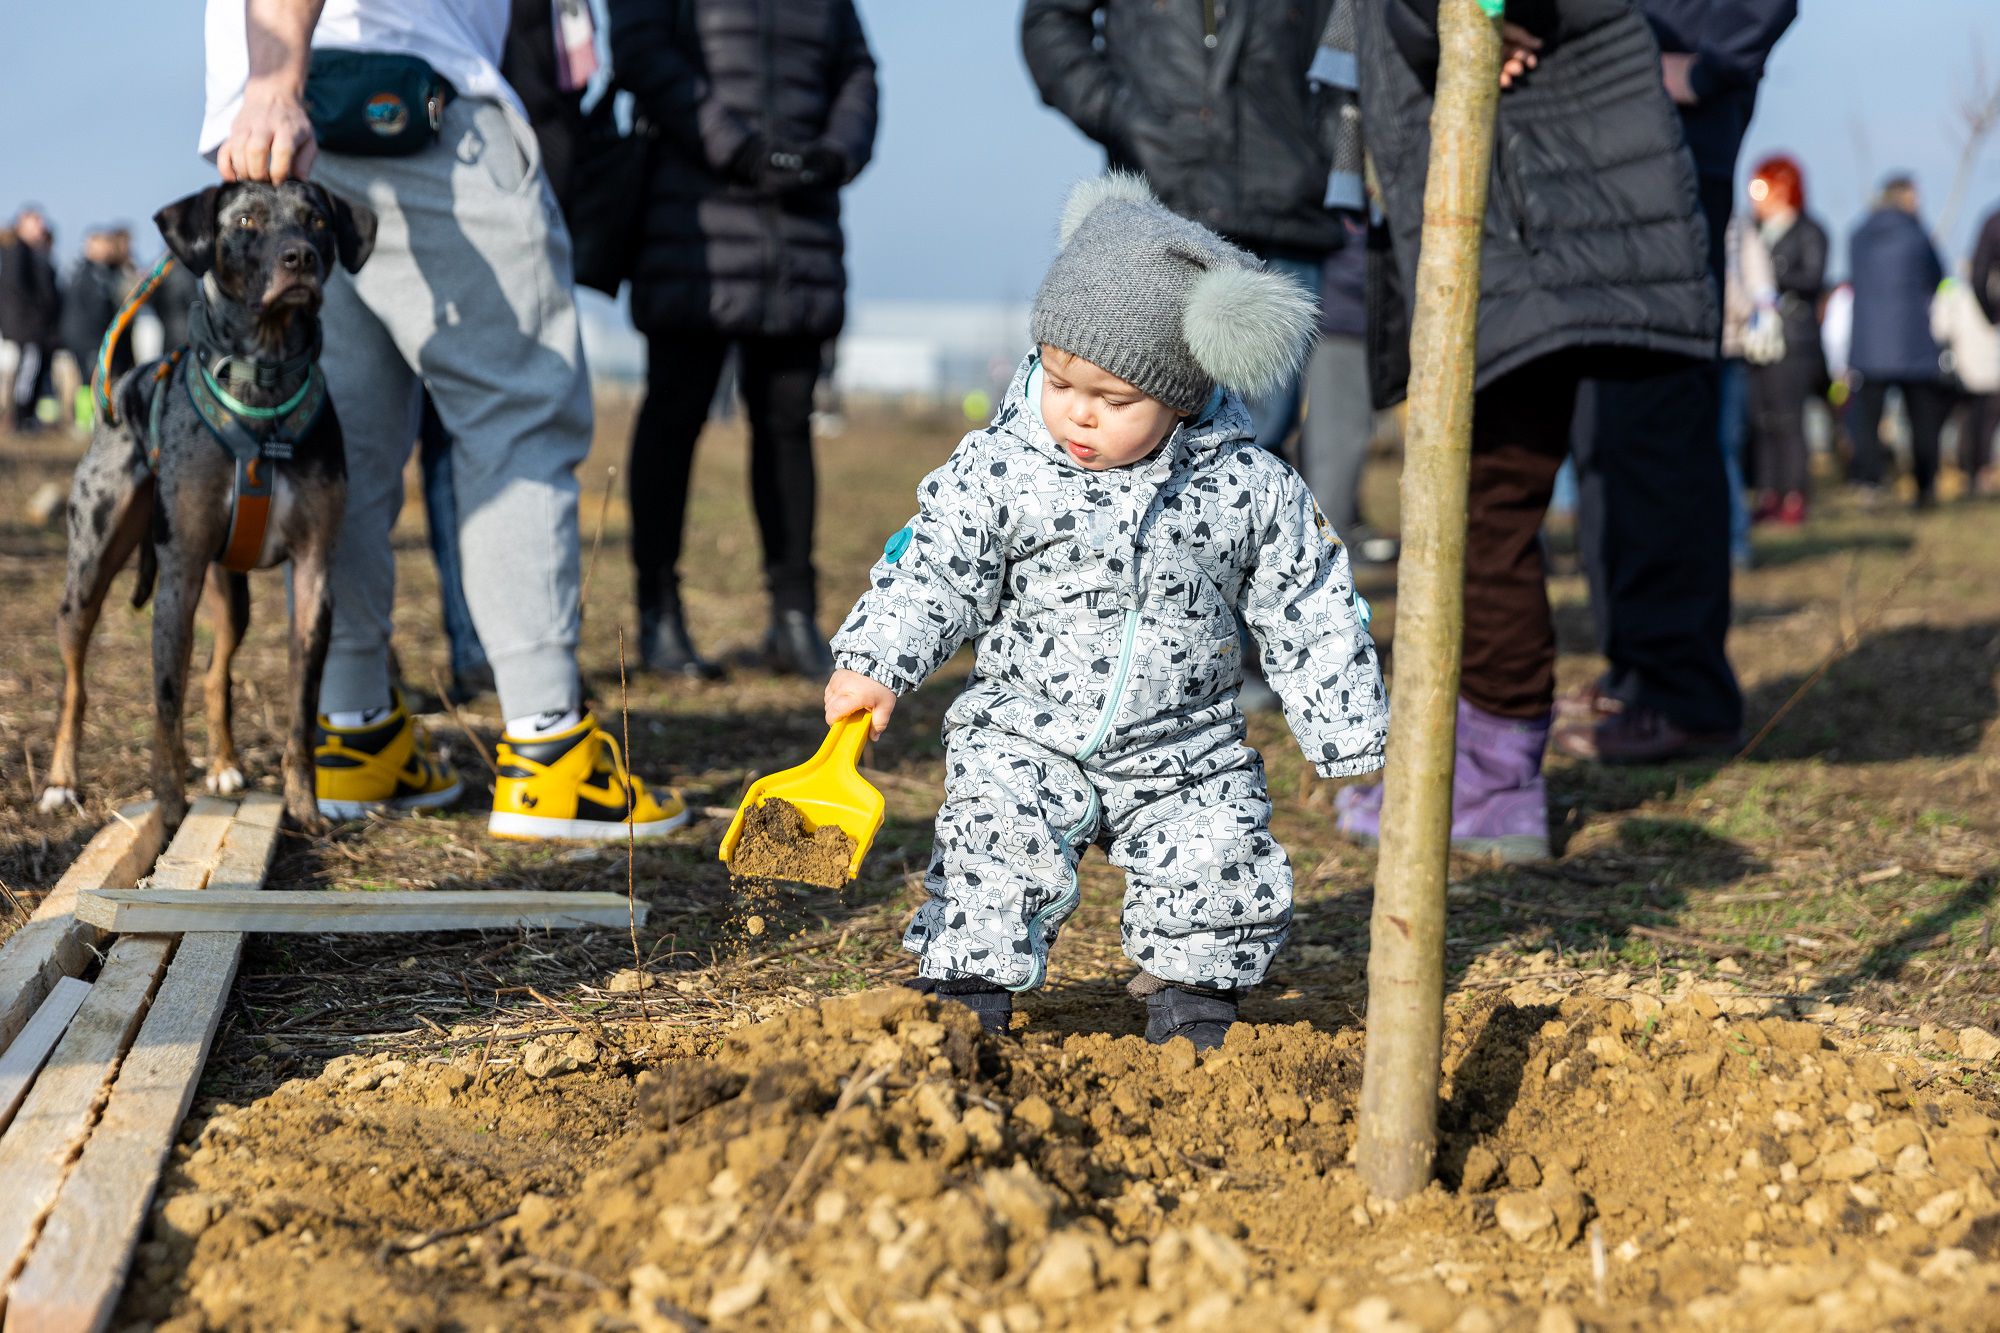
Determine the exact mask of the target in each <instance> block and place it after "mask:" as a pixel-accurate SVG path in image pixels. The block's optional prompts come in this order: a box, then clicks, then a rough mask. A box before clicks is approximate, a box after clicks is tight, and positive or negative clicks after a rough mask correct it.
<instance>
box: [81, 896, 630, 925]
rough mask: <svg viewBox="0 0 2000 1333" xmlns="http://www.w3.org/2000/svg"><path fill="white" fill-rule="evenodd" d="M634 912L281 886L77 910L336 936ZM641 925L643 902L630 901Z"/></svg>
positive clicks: (621, 919) (97, 920)
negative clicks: (283, 887)
mask: <svg viewBox="0 0 2000 1333" xmlns="http://www.w3.org/2000/svg"><path fill="white" fill-rule="evenodd" d="M632 910H634V908H633V907H632V906H631V905H628V903H627V901H626V898H625V895H624V894H622V893H545V892H537V891H534V890H528V889H491V890H479V889H471V890H461V889H437V890H412V891H396V892H389V893H341V892H327V891H321V890H317V889H283V890H273V891H270V892H266V893H259V892H256V891H254V890H243V889H222V888H214V889H210V890H209V891H208V892H206V893H201V894H188V895H181V894H175V893H170V892H163V891H161V890H158V889H110V890H100V891H98V892H95V893H87V894H85V895H84V896H83V900H82V901H81V902H80V903H79V904H78V905H77V913H78V915H79V916H81V917H83V918H84V919H85V920H88V921H90V922H91V923H92V924H94V925H99V926H103V927H104V928H105V929H107V930H110V931H115V932H117V933H120V934H135V933H138V934H155V933H160V932H172V931H215V930H235V931H245V932H254V933H258V934H279V935H337V934H361V935H371V934H381V933H388V932H397V931H429V930H505V929H512V928H514V927H517V926H531V927H547V928H551V929H564V928H574V927H585V926H623V925H625V924H627V922H628V920H629V919H630V917H629V915H628V913H629V912H631V911H632ZM636 912H637V915H638V919H639V922H640V924H642V925H643V924H644V923H645V920H646V904H644V903H638V904H636Z"/></svg>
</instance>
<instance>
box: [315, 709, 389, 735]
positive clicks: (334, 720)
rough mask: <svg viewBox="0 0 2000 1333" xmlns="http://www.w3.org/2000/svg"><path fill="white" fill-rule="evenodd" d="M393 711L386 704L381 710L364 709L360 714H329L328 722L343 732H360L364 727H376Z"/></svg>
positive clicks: (327, 716)
mask: <svg viewBox="0 0 2000 1333" xmlns="http://www.w3.org/2000/svg"><path fill="white" fill-rule="evenodd" d="M391 711H392V710H391V709H390V708H389V706H388V705H386V704H385V705H384V706H382V707H381V708H364V709H362V710H360V711H359V712H339V713H328V714H327V715H326V720H327V722H328V724H329V725H331V726H336V727H339V728H340V729H341V730H342V731H359V730H361V729H362V728H363V727H372V726H374V725H375V724H376V723H377V722H380V721H381V720H382V719H383V718H385V717H387V716H389V714H390V712H391Z"/></svg>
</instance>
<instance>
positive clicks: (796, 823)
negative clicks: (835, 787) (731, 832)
mask: <svg viewBox="0 0 2000 1333" xmlns="http://www.w3.org/2000/svg"><path fill="white" fill-rule="evenodd" d="M853 861H854V839H852V838H850V837H848V836H847V834H846V832H845V831H844V830H843V829H841V828H840V827H839V826H838V825H836V824H823V825H821V826H820V827H819V828H816V829H815V828H809V827H807V825H806V818H805V816H804V815H803V814H801V813H799V808H798V807H797V806H795V805H793V804H792V803H791V802H790V801H787V800H783V799H781V798H779V797H775V796H773V797H768V798H766V799H765V800H762V801H759V802H758V803H757V805H756V806H755V807H754V808H752V809H751V811H750V813H749V814H747V815H745V816H744V817H743V831H742V834H741V835H740V837H739V839H738V841H737V843H736V852H735V854H734V855H733V856H731V857H730V859H729V873H730V874H732V875H735V876H738V877H739V878H742V879H752V880H777V881H783V882H786V883H791V884H815V885H818V886H819V887H820V888H823V889H837V888H839V887H840V886H841V885H843V884H845V883H847V871H848V867H849V866H850V865H851V864H852V863H853Z"/></svg>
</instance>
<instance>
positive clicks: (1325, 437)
mask: <svg viewBox="0 0 2000 1333" xmlns="http://www.w3.org/2000/svg"><path fill="white" fill-rule="evenodd" d="M1306 403H1307V408H1306V420H1305V425H1304V426H1302V427H1300V428H1299V475H1300V476H1302V477H1304V478H1305V479H1306V486H1307V487H1308V488H1309V489H1310V490H1311V491H1312V493H1313V499H1315V500H1317V501H1319V508H1320V512H1321V513H1323V514H1325V515H1326V521H1327V522H1329V523H1331V524H1333V530H1334V531H1335V532H1342V533H1344V532H1348V531H1351V530H1352V529H1354V528H1357V527H1359V526H1360V525H1361V469H1362V466H1363V465H1364V464H1365V463H1367V461H1368V444H1369V441H1370V440H1371V439H1373V438H1374V434H1375V408H1374V404H1373V403H1372V402H1371V401H1370V400H1369V396H1368V348H1367V345H1366V344H1365V343H1363V342H1362V340H1361V339H1359V338H1349V337H1341V336H1338V335H1329V334H1322V335H1321V336H1320V339H1319V341H1318V342H1316V343H1314V344H1313V349H1312V357H1311V359H1310V360H1308V361H1307V362H1306Z"/></svg>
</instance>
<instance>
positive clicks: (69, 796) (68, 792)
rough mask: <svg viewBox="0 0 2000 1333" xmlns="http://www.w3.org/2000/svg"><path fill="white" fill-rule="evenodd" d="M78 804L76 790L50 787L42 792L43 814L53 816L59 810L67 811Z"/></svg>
mask: <svg viewBox="0 0 2000 1333" xmlns="http://www.w3.org/2000/svg"><path fill="white" fill-rule="evenodd" d="M78 803H79V802H78V801H77V799H76V788H74V787H49V788H47V789H45V790H44V791H43V792H42V799H41V805H40V809H41V812H42V813H43V814H45V815H52V814H55V813H56V812H57V811H58V810H67V809H69V808H70V807H71V806H73V805H77V804H78Z"/></svg>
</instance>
